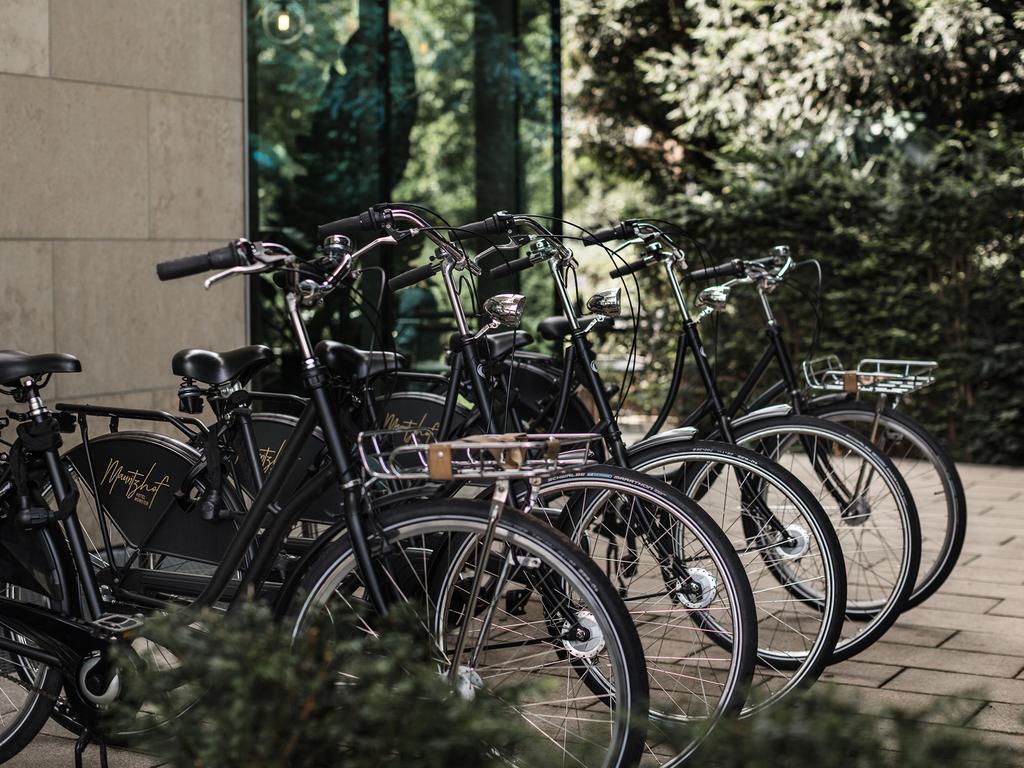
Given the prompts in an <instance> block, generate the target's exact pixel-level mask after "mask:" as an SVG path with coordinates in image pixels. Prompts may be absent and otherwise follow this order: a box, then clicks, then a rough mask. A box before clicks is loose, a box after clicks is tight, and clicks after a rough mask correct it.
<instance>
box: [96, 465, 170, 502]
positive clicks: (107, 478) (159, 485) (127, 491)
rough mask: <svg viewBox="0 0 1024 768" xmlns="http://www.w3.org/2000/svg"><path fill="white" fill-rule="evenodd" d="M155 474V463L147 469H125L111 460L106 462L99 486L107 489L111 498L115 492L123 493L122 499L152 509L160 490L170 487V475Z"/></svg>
mask: <svg viewBox="0 0 1024 768" xmlns="http://www.w3.org/2000/svg"><path fill="white" fill-rule="evenodd" d="M155 472H156V462H153V463H152V464H150V465H149V469H148V470H146V471H143V470H141V469H127V468H126V467H125V466H124V464H122V463H121V462H120V460H118V459H111V460H110V461H108V462H107V469H106V471H105V472H104V473H103V479H102V480H100V485H101V486H103V487H104V488H106V489H107V491H108V492H109V493H110V495H111V496H113V495H114V493H115V492H118V491H123V492H124V497H125V498H126V499H128V500H129V501H134V502H135V503H136V504H141V505H142V506H144V507H145V508H146V509H151V508H152V507H153V502H154V501H156V497H157V496H158V495H159V493H160V491H161V489H163V488H166V487H167V486H168V485H170V482H171V477H170V475H164V476H163V477H160V476H159V475H158V474H157V475H156V476H154V474H155Z"/></svg>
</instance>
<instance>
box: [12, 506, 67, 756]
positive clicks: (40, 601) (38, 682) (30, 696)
mask: <svg viewBox="0 0 1024 768" xmlns="http://www.w3.org/2000/svg"><path fill="white" fill-rule="evenodd" d="M14 525H15V523H14V522H13V520H11V519H8V521H7V522H5V523H3V526H4V528H5V529H6V530H3V534H4V540H5V545H8V546H9V545H10V544H11V538H10V537H9V536H8V535H7V534H8V533H9V532H10V533H12V534H14V535H15V536H18V535H20V536H36V535H38V536H40V537H42V538H41V540H40V541H39V542H38V543H41V544H43V546H42V547H41V548H40V549H38V550H37V552H38V554H40V555H42V556H44V557H48V558H52V562H54V563H56V561H57V560H56V554H55V552H54V546H55V544H54V540H53V538H51V537H50V535H49V533H44V532H42V531H39V532H26V531H23V530H19V531H17V532H15V531H11V530H10V528H9V527H10V526H14ZM61 572H62V570H61V569H59V568H57V567H56V565H55V566H54V567H53V568H52V569H51V570H50V571H49V573H61ZM65 586H66V585H65ZM0 589H2V590H3V595H2V596H3V597H4V598H7V599H9V600H14V601H17V602H25V603H32V604H35V605H42V606H46V607H50V608H53V609H54V610H58V611H59V610H62V606H63V604H64V602H63V600H61V599H60V598H59V597H56V596H52V597H51V596H47V595H45V594H43V593H41V592H36V591H34V590H31V589H28V588H26V587H22V586H16V585H14V584H11V583H3V584H2V585H0ZM55 594H56V595H65V594H67V593H66V592H65V590H64V589H60V590H58V591H57V592H56V593H55ZM0 637H2V638H3V639H5V640H12V641H15V642H18V643H25V644H27V645H34V646H37V647H38V646H39V645H40V643H39V642H37V641H36V640H34V639H33V638H32V634H31V632H30V631H29V630H28V628H26V627H24V626H18V625H16V624H15V623H13V622H10V621H7V620H5V618H4V616H3V615H2V612H0ZM62 680H63V674H62V673H61V670H60V669H58V668H57V667H52V666H49V665H47V664H43V663H41V662H38V661H34V660H32V659H28V658H25V657H24V656H21V655H18V654H17V653H12V652H11V651H8V650H0V763H3V762H6V761H8V760H10V759H11V758H12V757H14V756H15V755H17V754H18V753H19V752H21V751H22V750H23V749H24V748H25V747H26V746H28V744H29V743H30V742H31V741H32V739H34V738H35V736H36V734H37V733H39V730H40V729H41V728H42V727H43V725H44V724H45V723H46V721H47V719H49V717H50V714H51V712H52V711H53V708H54V704H55V702H56V700H57V695H58V694H59V693H60V690H61V685H62Z"/></svg>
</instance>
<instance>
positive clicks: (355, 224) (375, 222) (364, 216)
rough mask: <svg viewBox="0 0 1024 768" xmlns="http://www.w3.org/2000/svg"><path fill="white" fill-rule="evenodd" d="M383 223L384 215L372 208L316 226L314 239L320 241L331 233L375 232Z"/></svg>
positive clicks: (347, 234)
mask: <svg viewBox="0 0 1024 768" xmlns="http://www.w3.org/2000/svg"><path fill="white" fill-rule="evenodd" d="M383 225H384V217H383V216H381V214H380V213H378V212H377V211H375V210H373V209H372V208H371V209H369V210H367V211H363V212H362V213H360V214H359V215H358V216H349V217H348V218H345V219H338V220H337V221H331V222H328V223H327V224H321V225H320V226H319V227H317V228H316V240H317V242H318V243H322V242H323V241H324V240H326V239H327V238H328V237H330V236H331V235H345V236H351V235H358V234H359V233H360V232H377V231H379V230H380V228H381V227H382V226H383Z"/></svg>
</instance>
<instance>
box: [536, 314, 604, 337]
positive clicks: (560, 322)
mask: <svg viewBox="0 0 1024 768" xmlns="http://www.w3.org/2000/svg"><path fill="white" fill-rule="evenodd" d="M594 320H596V321H597V322H598V327H599V328H602V329H603V330H607V329H609V328H611V327H612V318H610V317H605V316H604V315H584V316H583V317H581V318H578V320H577V322H578V323H579V324H580V327H582V328H585V327H586V326H588V325H590V324H591V323H592V322H593V321H594ZM537 332H538V333H539V334H540V335H541V336H543V337H544V338H545V339H547V340H548V341H561V340H562V339H564V338H565V337H566V336H568V335H569V334H571V333H572V326H571V325H569V320H568V319H567V318H565V317H563V316H562V315H553V316H552V317H545V318H544V319H543V320H541V321H540V322H539V323H537Z"/></svg>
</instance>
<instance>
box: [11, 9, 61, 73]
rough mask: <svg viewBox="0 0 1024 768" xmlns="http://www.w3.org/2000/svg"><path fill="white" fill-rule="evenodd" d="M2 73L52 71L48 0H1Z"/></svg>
mask: <svg viewBox="0 0 1024 768" xmlns="http://www.w3.org/2000/svg"><path fill="white" fill-rule="evenodd" d="M0 72H14V73H16V74H19V75H47V74H49V72H50V12H49V8H48V3H47V0H0Z"/></svg>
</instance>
